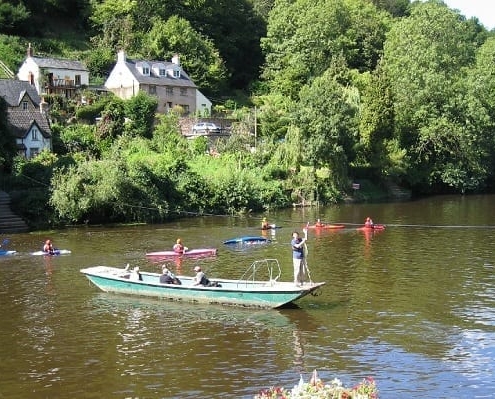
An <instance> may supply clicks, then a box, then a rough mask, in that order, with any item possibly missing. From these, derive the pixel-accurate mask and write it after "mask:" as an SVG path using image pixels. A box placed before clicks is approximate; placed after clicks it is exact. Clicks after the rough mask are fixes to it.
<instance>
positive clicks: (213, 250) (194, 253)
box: [146, 248, 217, 258]
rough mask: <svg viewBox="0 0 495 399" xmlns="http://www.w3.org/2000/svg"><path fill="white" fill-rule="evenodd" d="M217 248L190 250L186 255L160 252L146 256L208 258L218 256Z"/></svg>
mask: <svg viewBox="0 0 495 399" xmlns="http://www.w3.org/2000/svg"><path fill="white" fill-rule="evenodd" d="M216 254H217V249H216V248H197V249H188V250H187V251H185V252H184V253H182V254H181V253H178V252H175V251H158V252H148V253H147V254H146V256H149V257H162V258H164V257H176V256H208V255H216Z"/></svg>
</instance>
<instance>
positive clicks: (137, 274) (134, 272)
mask: <svg viewBox="0 0 495 399" xmlns="http://www.w3.org/2000/svg"><path fill="white" fill-rule="evenodd" d="M129 280H133V281H143V276H141V273H140V272H139V266H136V267H135V268H134V269H132V272H131V275H130V276H129Z"/></svg>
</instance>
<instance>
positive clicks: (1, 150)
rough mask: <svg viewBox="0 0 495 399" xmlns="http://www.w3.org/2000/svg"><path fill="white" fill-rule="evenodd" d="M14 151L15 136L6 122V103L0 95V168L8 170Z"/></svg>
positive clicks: (15, 151)
mask: <svg viewBox="0 0 495 399" xmlns="http://www.w3.org/2000/svg"><path fill="white" fill-rule="evenodd" d="M16 153H17V146H16V143H15V137H14V135H13V134H12V132H11V131H10V127H9V125H8V123H7V104H6V103H5V100H4V99H3V97H0V168H5V169H6V170H10V167H11V165H12V161H13V158H14V157H15V155H16Z"/></svg>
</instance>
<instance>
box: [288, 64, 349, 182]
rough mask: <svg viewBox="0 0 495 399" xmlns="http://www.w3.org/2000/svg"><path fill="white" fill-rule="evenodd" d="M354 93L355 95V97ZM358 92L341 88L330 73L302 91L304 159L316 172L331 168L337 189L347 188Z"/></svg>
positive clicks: (300, 114)
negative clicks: (355, 99) (354, 98)
mask: <svg viewBox="0 0 495 399" xmlns="http://www.w3.org/2000/svg"><path fill="white" fill-rule="evenodd" d="M353 92H354V93H353ZM354 96H355V89H349V88H346V87H343V86H341V85H340V84H339V83H337V82H336V80H335V79H334V75H332V73H331V71H328V72H327V73H325V74H323V76H321V77H318V78H316V79H315V80H314V81H313V83H312V84H311V85H309V86H306V87H304V88H303V89H302V90H301V94H300V101H299V104H298V106H299V110H298V117H297V122H296V124H297V127H298V128H299V129H300V130H301V131H302V132H303V136H304V140H303V143H304V152H303V154H304V156H305V158H306V160H307V161H308V162H309V164H310V165H312V166H313V167H315V168H318V167H328V168H329V169H330V170H331V173H332V176H333V179H334V181H335V182H336V183H337V186H338V187H340V188H344V187H345V186H346V185H347V165H348V164H349V162H351V161H352V160H353V158H354V154H353V147H354V143H355V142H356V138H357V137H356V136H357V125H356V123H357V120H356V114H357V107H356V105H357V104H356V103H355V101H354V100H353V97H354Z"/></svg>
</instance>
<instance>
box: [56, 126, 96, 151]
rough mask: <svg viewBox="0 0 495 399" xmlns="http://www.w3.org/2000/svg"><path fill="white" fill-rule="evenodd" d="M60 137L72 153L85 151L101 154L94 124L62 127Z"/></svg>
mask: <svg viewBox="0 0 495 399" xmlns="http://www.w3.org/2000/svg"><path fill="white" fill-rule="evenodd" d="M60 139H61V140H62V142H63V143H64V145H65V147H66V148H67V150H68V152H70V153H76V152H85V153H87V154H89V155H96V156H98V155H99V154H100V151H99V148H98V146H97V140H96V126H94V125H70V126H67V127H66V128H64V129H62V132H61V134H60Z"/></svg>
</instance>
